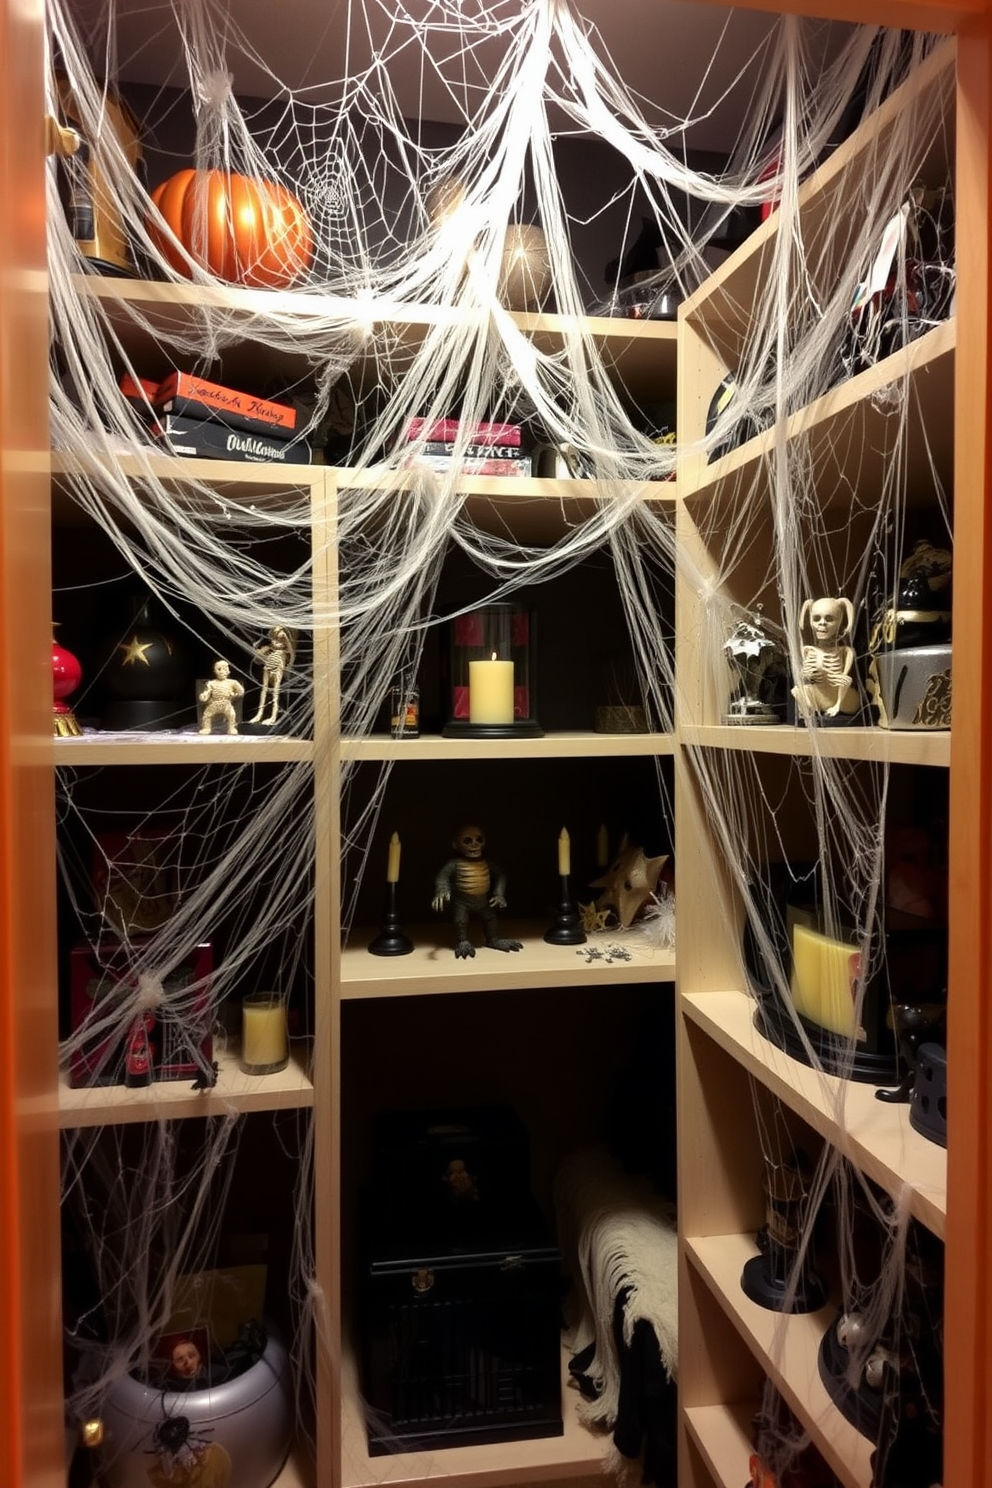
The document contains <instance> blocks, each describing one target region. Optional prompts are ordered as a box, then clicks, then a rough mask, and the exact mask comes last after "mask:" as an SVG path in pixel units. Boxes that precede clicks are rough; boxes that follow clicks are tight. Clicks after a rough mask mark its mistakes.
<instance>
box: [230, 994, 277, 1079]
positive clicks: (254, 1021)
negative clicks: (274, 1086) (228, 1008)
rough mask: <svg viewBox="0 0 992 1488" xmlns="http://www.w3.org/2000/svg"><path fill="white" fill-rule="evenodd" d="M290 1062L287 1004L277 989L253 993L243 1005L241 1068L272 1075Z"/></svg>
mask: <svg viewBox="0 0 992 1488" xmlns="http://www.w3.org/2000/svg"><path fill="white" fill-rule="evenodd" d="M288 1063H289V1038H288V1034H287V1031H286V1004H285V1003H284V1002H283V1001H282V999H281V998H280V997H279V996H278V994H277V993H275V992H251V993H249V995H248V996H247V997H246V998H245V999H244V1001H243V1003H242V1004H241V1068H242V1069H243V1070H244V1071H245V1073H246V1074H249V1075H271V1074H274V1073H275V1072H276V1070H281V1069H285V1067H286V1065H287V1064H288Z"/></svg>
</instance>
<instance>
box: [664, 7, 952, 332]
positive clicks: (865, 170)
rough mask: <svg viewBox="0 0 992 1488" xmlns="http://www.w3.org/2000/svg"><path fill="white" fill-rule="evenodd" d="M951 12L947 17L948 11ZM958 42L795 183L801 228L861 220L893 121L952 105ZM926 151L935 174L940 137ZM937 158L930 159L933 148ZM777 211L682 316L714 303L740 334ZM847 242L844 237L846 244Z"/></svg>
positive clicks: (940, 166) (810, 234) (941, 154)
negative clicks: (864, 193)
mask: <svg viewBox="0 0 992 1488" xmlns="http://www.w3.org/2000/svg"><path fill="white" fill-rule="evenodd" d="M948 19H950V17H949V18H948ZM955 57H956V42H955V40H954V39H953V38H950V39H948V40H946V41H944V42H943V43H942V44H940V45H939V46H937V47H936V48H935V49H934V51H933V52H932V53H931V54H930V56H929V57H928V58H927V59H926V60H925V61H924V62H923V63H922V64H921V65H920V66H919V67H918V68H917V69H916V70H915V71H914V72H913V73H912V75H911V76H910V77H909V78H907V79H906V81H905V82H904V83H903V84H901V85H900V86H899V87H898V88H896V89H894V90H893V92H892V93H891V94H890V95H889V97H888V98H886V99H885V100H884V102H882V103H881V104H880V105H879V107H878V108H877V109H876V110H875V112H874V113H873V114H872V116H871V117H870V118H869V119H868V120H866V121H865V122H864V123H863V124H862V125H861V126H860V127H859V128H858V129H856V130H855V131H854V133H853V134H852V135H850V136H849V138H848V139H846V140H845V141H844V142H843V144H841V145H840V146H839V147H838V148H837V149H836V150H835V151H834V152H833V153H832V154H831V155H830V156H829V158H828V159H827V160H826V161H825V162H824V163H823V165H821V166H820V167H819V169H817V170H816V171H815V172H814V173H813V175H812V176H810V178H809V179H808V180H807V181H805V182H804V183H803V184H802V186H801V187H800V188H799V198H798V201H799V211H800V216H801V221H802V231H803V236H804V238H805V239H806V240H807V241H811V240H815V239H817V238H818V237H819V235H820V234H821V233H822V232H824V231H828V232H829V230H830V225H831V224H833V223H837V222H847V221H851V222H860V220H861V213H860V212H859V210H858V203H859V201H860V197H859V195H858V190H859V186H860V183H861V182H862V181H863V179H864V177H865V176H866V175H868V176H872V177H873V176H874V175H875V174H876V173H877V171H878V169H879V162H880V161H884V160H885V158H886V153H887V151H888V148H889V140H890V138H891V135H892V132H893V130H894V129H895V127H896V125H897V124H898V123H899V121H900V120H901V119H902V118H903V116H904V115H905V114H906V113H907V112H908V111H917V114H918V117H919V118H921V119H922V120H923V121H924V122H925V121H926V120H927V119H928V118H930V119H933V120H936V119H938V118H940V116H941V114H943V116H944V117H945V118H946V117H947V116H948V115H950V114H951V113H952V107H951V106H952V101H953V97H954V79H955ZM920 145H921V147H922V148H925V149H926V150H927V152H928V153H927V157H926V158H925V159H924V161H923V162H922V164H921V170H920V175H921V178H923V177H924V176H925V175H932V176H933V177H934V179H933V180H928V181H927V184H928V185H932V184H934V183H935V179H936V178H937V177H938V176H940V175H941V174H942V173H943V172H944V171H945V170H946V168H947V157H946V151H945V148H944V146H945V140H944V139H943V138H941V139H938V140H936V141H930V140H928V139H927V138H925V137H924V138H922V139H921V140H920ZM931 155H932V156H934V157H935V158H934V159H933V161H932V162H931V159H930V156H931ZM777 226H778V224H777V222H776V217H775V213H772V214H771V215H770V216H769V217H768V218H766V220H765V221H764V222H763V223H762V224H761V225H760V226H759V227H758V228H756V229H755V231H754V232H753V233H752V234H751V235H750V237H749V238H748V239H747V241H746V242H745V243H743V244H742V245H741V246H740V248H738V249H737V250H736V251H735V252H734V253H732V254H731V255H730V256H729V257H728V258H727V259H726V260H725V261H724V263H722V264H721V265H720V266H719V268H718V269H717V270H716V271H715V272H714V273H713V274H712V275H711V276H710V278H709V279H708V280H707V281H706V283H705V284H703V285H702V286H701V287H700V288H699V289H698V290H696V291H695V293H694V294H693V295H692V296H690V298H689V299H688V300H687V301H685V303H684V304H683V305H682V306H680V312H679V320H680V323H684V321H685V320H693V321H695V320H696V319H697V317H703V316H705V314H706V311H707V309H710V310H712V309H713V307H719V316H720V319H721V320H722V321H723V322H724V326H725V330H726V331H727V332H732V333H733V334H734V335H736V336H737V337H740V336H741V335H743V334H744V333H745V332H746V330H747V327H748V325H749V323H750V320H751V317H752V314H753V311H754V306H755V294H756V291H757V287H758V285H759V284H761V283H762V282H763V280H764V278H765V276H766V275H767V273H768V263H767V262H766V259H767V258H768V255H769V252H770V248H771V245H772V243H773V240H774V238H775V235H776V232H777ZM845 246H846V244H845Z"/></svg>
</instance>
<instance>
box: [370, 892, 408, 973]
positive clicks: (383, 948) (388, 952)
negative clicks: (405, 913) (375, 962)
mask: <svg viewBox="0 0 992 1488" xmlns="http://www.w3.org/2000/svg"><path fill="white" fill-rule="evenodd" d="M369 950H370V952H371V953H372V955H373V956H408V955H409V954H410V952H411V951H412V950H413V941H412V940H410V939H409V938H408V937H407V936H406V935H404V934H403V931H402V929H401V928H400V917H399V915H398V914H397V912H396V885H395V884H394V883H387V885H386V906H385V908H384V910H383V912H382V929H381V930H380V931H379V934H378V935H377V936H376V938H375V940H373V941H372V943H371V944H370V946H369Z"/></svg>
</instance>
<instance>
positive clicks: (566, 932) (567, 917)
mask: <svg viewBox="0 0 992 1488" xmlns="http://www.w3.org/2000/svg"><path fill="white" fill-rule="evenodd" d="M544 938H545V940H546V941H548V942H549V943H550V944H551V945H582V944H583V942H584V941H585V938H586V933H585V931H584V930H583V928H582V924H581V922H580V920H579V912H578V910H577V909H576V908H575V905H574V904H573V903H572V891H571V888H570V887H569V882H568V874H567V873H562V874H559V877H558V909H557V912H556V914H555V922H554V924H553V925H552V926H551V929H550V930H545V932H544Z"/></svg>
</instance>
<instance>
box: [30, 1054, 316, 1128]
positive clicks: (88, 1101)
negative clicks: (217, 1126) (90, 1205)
mask: <svg viewBox="0 0 992 1488" xmlns="http://www.w3.org/2000/svg"><path fill="white" fill-rule="evenodd" d="M217 1064H218V1067H219V1076H218V1080H217V1084H216V1085H215V1086H214V1087H213V1088H212V1089H211V1090H194V1089H193V1088H192V1084H191V1082H190V1081H189V1080H157V1081H155V1082H154V1083H153V1084H151V1085H147V1086H144V1087H143V1088H141V1089H139V1090H129V1089H127V1088H126V1087H125V1086H123V1085H84V1086H80V1087H78V1088H75V1089H74V1088H73V1087H71V1086H70V1085H69V1082H68V1079H67V1077H66V1076H65V1075H64V1074H63V1075H62V1076H61V1077H60V1080H59V1125H60V1126H61V1127H62V1128H63V1129H64V1130H72V1129H77V1128H82V1127H93V1126H124V1125H129V1124H133V1123H135V1122H143V1121H159V1120H168V1121H182V1120H188V1119H190V1118H191V1117H198V1116H221V1115H227V1114H229V1113H230V1112H232V1111H239V1112H242V1113H248V1112H250V1111H289V1110H305V1109H307V1108H309V1107H310V1106H312V1105H313V1085H312V1084H311V1082H310V1077H309V1074H308V1072H307V1068H308V1065H309V1055H308V1053H306V1052H304V1051H303V1050H301V1049H300V1048H299V1047H298V1046H297V1047H295V1048H293V1049H291V1052H290V1061H289V1064H288V1065H287V1067H286V1068H285V1069H284V1070H281V1071H280V1072H279V1073H278V1074H274V1075H245V1074H242V1073H241V1070H240V1069H239V1067H238V1060H237V1056H236V1054H234V1053H232V1052H230V1051H226V1052H224V1053H222V1054H220V1055H219V1056H218V1057H217Z"/></svg>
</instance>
